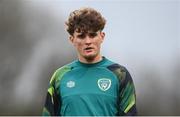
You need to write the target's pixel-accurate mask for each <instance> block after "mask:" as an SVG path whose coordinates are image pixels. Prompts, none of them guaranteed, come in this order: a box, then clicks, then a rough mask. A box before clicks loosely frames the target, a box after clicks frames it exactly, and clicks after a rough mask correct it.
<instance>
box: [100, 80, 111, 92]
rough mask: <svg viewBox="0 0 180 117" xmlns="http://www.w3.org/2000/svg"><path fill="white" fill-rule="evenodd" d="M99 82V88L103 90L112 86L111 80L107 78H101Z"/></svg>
mask: <svg viewBox="0 0 180 117" xmlns="http://www.w3.org/2000/svg"><path fill="white" fill-rule="evenodd" d="M97 83H98V86H99V88H100V89H101V90H103V91H106V90H108V89H109V88H110V87H111V80H110V79H107V78H101V79H99V80H98V82H97Z"/></svg>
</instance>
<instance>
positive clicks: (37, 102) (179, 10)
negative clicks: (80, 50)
mask: <svg viewBox="0 0 180 117" xmlns="http://www.w3.org/2000/svg"><path fill="white" fill-rule="evenodd" d="M88 6H89V7H93V8H95V9H97V10H98V11H100V12H101V13H102V15H103V16H104V17H105V18H106V20H107V25H106V26H105V29H104V32H105V33H106V38H105V41H104V44H103V46H102V54H103V55H104V56H106V57H107V58H109V59H111V60H112V61H115V62H118V63H119V64H121V65H123V66H125V67H126V68H127V69H128V70H129V72H130V73H131V75H132V77H133V80H134V83H135V87H136V93H137V108H138V111H139V115H144V116H145V115H180V61H179V60H180V1H179V0H89V1H88V0H86V1H83V0H77V1H74V0H0V105H1V106H0V115H41V112H42V108H43V105H44V101H45V97H46V92H47V87H48V83H49V80H50V77H51V76H52V74H53V72H54V71H55V70H56V69H57V68H59V67H61V66H62V65H64V64H67V63H69V62H71V61H73V60H74V59H77V57H76V51H75V50H74V48H73V46H72V45H71V44H70V42H69V40H68V33H67V32H66V31H65V28H64V22H65V21H66V19H67V17H68V15H69V13H70V12H71V11H73V10H75V9H78V8H80V7H88Z"/></svg>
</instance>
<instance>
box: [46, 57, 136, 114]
mask: <svg viewBox="0 0 180 117" xmlns="http://www.w3.org/2000/svg"><path fill="white" fill-rule="evenodd" d="M42 114H43V115H50V116H51V115H61V116H116V115H117V116H120V115H137V111H136V95H135V88H134V84H133V80H132V78H131V76H130V74H129V72H128V71H127V69H126V68H125V67H123V66H121V65H118V64H116V63H114V62H111V61H110V60H108V59H107V58H105V57H103V59H102V60H101V61H100V62H97V63H94V64H85V63H81V62H80V61H78V60H77V61H74V62H72V63H70V64H68V65H65V66H63V67H61V68H59V69H58V70H56V71H55V73H54V74H53V76H52V78H51V80H50V84H49V88H48V93H47V97H46V102H45V106H44V108H43V113H42Z"/></svg>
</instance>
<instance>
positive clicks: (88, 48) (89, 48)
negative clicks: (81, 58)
mask: <svg viewBox="0 0 180 117" xmlns="http://www.w3.org/2000/svg"><path fill="white" fill-rule="evenodd" d="M91 49H94V48H92V47H87V48H85V49H84V50H91Z"/></svg>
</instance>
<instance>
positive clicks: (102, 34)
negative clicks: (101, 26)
mask: <svg viewBox="0 0 180 117" xmlns="http://www.w3.org/2000/svg"><path fill="white" fill-rule="evenodd" d="M100 35H101V39H102V42H103V41H104V37H105V32H101V33H100Z"/></svg>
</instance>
